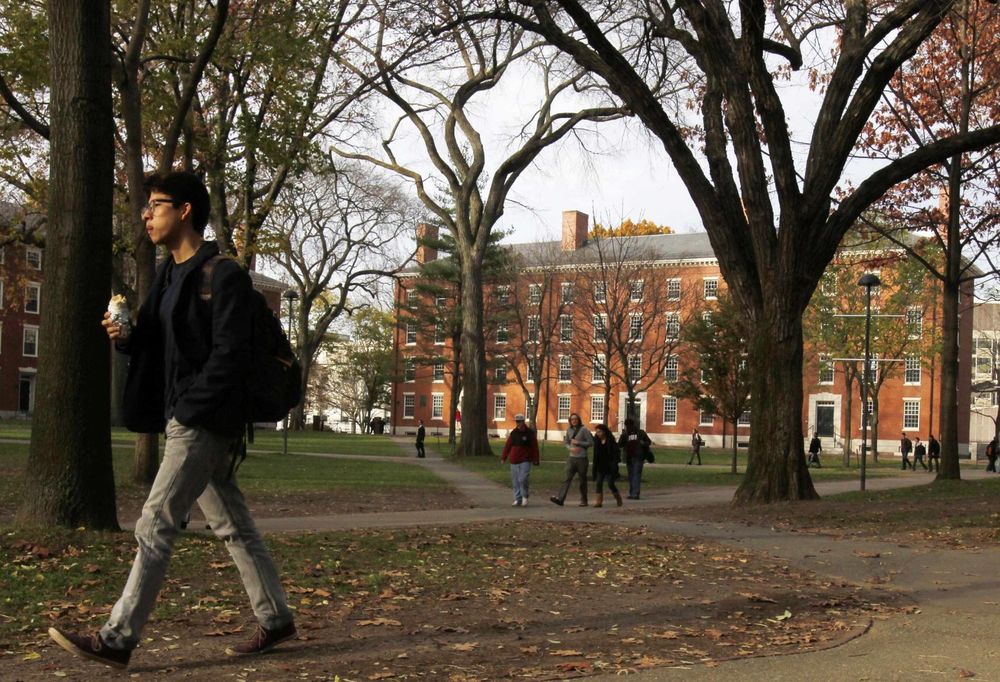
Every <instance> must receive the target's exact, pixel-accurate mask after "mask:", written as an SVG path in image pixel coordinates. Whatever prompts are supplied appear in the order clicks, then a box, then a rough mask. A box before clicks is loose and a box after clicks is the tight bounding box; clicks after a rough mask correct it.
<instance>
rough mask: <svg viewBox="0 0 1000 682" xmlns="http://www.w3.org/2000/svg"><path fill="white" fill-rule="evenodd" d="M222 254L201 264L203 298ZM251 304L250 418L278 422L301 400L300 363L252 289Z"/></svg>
mask: <svg viewBox="0 0 1000 682" xmlns="http://www.w3.org/2000/svg"><path fill="white" fill-rule="evenodd" d="M223 258H227V256H222V255H216V256H212V257H211V258H209V259H208V260H207V261H205V264H204V265H203V266H202V278H201V291H200V295H201V299H202V300H203V301H211V300H212V270H213V269H214V268H215V264H216V263H218V262H219V261H220V260H222V259H223ZM251 306H252V307H253V310H252V311H251V315H252V330H253V331H252V334H253V342H252V348H251V360H250V367H251V372H250V422H251V423H253V422H278V421H281V420H282V419H284V418H285V417H286V416H288V412H289V411H290V410H291V409H292V408H294V407H296V406H297V405H298V404H299V403H301V402H302V366H301V365H300V364H299V361H298V359H297V358H296V357H295V353H293V352H292V345H291V344H290V343H289V342H288V337H287V336H285V332H284V331H282V329H281V322H280V321H279V320H278V318H277V316H276V315H275V314H274V312H272V310H271V309H270V308H269V307H268V305H267V300H266V299H265V298H264V295H263V294H261V293H260V292H259V291H257V290H256V289H254V290H253V295H252V296H251Z"/></svg>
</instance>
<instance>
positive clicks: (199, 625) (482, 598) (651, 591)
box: [0, 521, 907, 680]
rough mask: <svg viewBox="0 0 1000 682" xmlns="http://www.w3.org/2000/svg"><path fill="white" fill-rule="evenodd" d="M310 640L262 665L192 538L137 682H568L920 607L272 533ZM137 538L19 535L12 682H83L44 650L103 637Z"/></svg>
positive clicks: (713, 549)
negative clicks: (88, 634)
mask: <svg viewBox="0 0 1000 682" xmlns="http://www.w3.org/2000/svg"><path fill="white" fill-rule="evenodd" d="M269 543H270V545H271V548H272V550H273V552H274V554H275V556H276V559H277V561H278V563H279V566H280V567H281V570H282V575H283V577H284V579H285V583H286V588H287V590H288V592H289V596H290V598H291V601H292V604H293V605H294V607H295V609H296V612H297V622H298V625H299V631H300V638H299V639H298V640H296V641H293V642H290V643H288V644H287V645H284V646H282V647H280V648H279V650H277V651H275V652H274V653H273V654H271V655H268V656H264V657H260V658H256V659H253V660H246V659H241V660H233V659H228V658H226V657H225V656H224V655H223V653H222V652H223V650H224V649H225V647H226V646H227V645H229V644H230V643H232V642H234V641H237V640H239V639H241V638H243V637H246V636H247V635H248V634H249V632H250V631H251V627H252V626H251V616H250V613H249V609H248V607H247V605H246V603H245V596H244V595H243V594H242V589H241V586H240V583H239V579H238V577H237V576H236V573H235V570H234V569H233V568H232V565H231V563H230V561H229V560H228V557H227V555H226V554H225V552H224V550H223V549H222V546H221V544H220V543H219V542H217V541H215V540H214V539H212V538H208V537H203V536H196V535H185V536H184V537H183V539H182V542H181V543H179V545H178V548H177V552H176V554H175V557H174V561H173V563H172V565H171V571H170V575H169V577H168V581H167V584H166V586H165V588H164V591H163V593H162V595H161V599H160V603H159V606H158V608H157V611H156V614H155V620H154V621H152V622H151V623H150V625H149V627H148V629H147V631H146V633H145V636H146V639H145V640H144V642H143V644H142V645H141V647H140V648H139V649H138V650H137V651H136V653H135V655H134V657H133V663H132V666H131V667H130V669H129V674H131V675H132V677H133V678H134V679H153V678H155V679H158V680H159V679H205V680H207V679H213V680H218V679H220V678H221V679H241V680H285V679H325V680H330V679H335V677H336V676H339V677H340V679H342V680H379V679H400V680H405V679H429V680H495V679H512V678H523V679H558V678H568V677H576V676H580V675H586V674H589V673H593V672H597V671H606V672H616V671H626V670H633V669H639V668H645V667H659V666H681V667H683V666H690V665H714V664H716V662H717V661H720V660H723V659H727V658H732V657H743V656H758V655H769V654H780V653H785V652H792V651H802V650H808V649H813V648H821V647H826V646H829V645H831V644H834V643H837V642H840V641H843V640H844V639H847V638H850V637H852V636H854V635H856V634H857V633H859V632H862V631H863V630H864V629H865V628H866V627H867V626H868V624H869V623H870V620H871V619H872V618H878V617H882V616H883V615H886V614H889V613H892V612H895V611H897V610H899V609H905V608H907V606H906V604H904V603H901V602H900V600H899V598H898V597H897V596H894V595H893V594H892V593H888V592H881V591H877V590H875V589H872V588H863V587H859V586H855V585H849V584H843V583H838V582H831V581H830V580H828V579H825V578H819V577H817V576H815V575H813V574H810V573H807V572H804V571H800V570H798V569H793V568H790V567H788V566H786V565H784V564H782V563H781V562H778V561H776V560H773V559H769V558H765V557H762V556H759V555H754V554H751V553H748V552H744V551H737V550H733V549H728V548H724V547H721V546H718V545H714V544H711V543H705V542H692V541H690V540H684V539H681V538H677V537H672V536H667V535H663V534H659V533H654V532H651V531H647V530H644V529H638V530H634V529H623V528H612V527H607V526H601V525H587V524H554V523H544V522H531V521H519V522H511V523H508V524H483V525H473V526H464V527H446V528H419V529H408V530H393V531H356V532H352V533H316V534H303V535H288V536H272V537H270V538H269ZM133 553H134V543H133V541H132V539H131V538H130V537H128V536H127V535H124V534H114V535H107V534H97V533H49V534H47V535H46V536H42V535H40V534H39V533H37V532H36V533H34V534H29V533H27V532H25V531H8V532H7V533H5V534H4V535H3V537H2V541H0V559H2V564H3V566H4V569H3V574H2V576H0V595H4V596H3V597H0V599H3V602H2V604H3V608H2V612H0V679H4V680H8V679H9V680H16V679H22V680H31V679H52V677H53V676H58V677H61V678H63V679H75V680H88V679H95V675H96V674H98V673H102V672H103V671H102V669H101V668H100V667H99V666H96V665H94V664H90V663H87V662H81V661H78V660H76V659H74V658H72V657H70V656H69V655H68V654H65V653H64V652H62V651H61V650H59V649H57V648H55V647H53V646H52V645H51V644H49V642H48V641H47V638H46V637H45V634H44V633H45V629H46V628H47V627H48V626H49V625H50V624H52V623H59V624H61V625H64V626H67V627H71V628H80V629H94V628H97V627H98V626H99V625H100V624H101V623H102V622H103V620H104V619H105V618H106V615H107V613H108V611H109V609H110V605H111V603H112V602H113V601H114V599H115V597H116V596H117V592H118V590H119V589H120V588H121V586H122V584H123V583H124V579H125V574H126V572H127V570H128V566H129V562H130V561H131V557H132V554H133Z"/></svg>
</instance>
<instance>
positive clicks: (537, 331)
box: [528, 315, 542, 343]
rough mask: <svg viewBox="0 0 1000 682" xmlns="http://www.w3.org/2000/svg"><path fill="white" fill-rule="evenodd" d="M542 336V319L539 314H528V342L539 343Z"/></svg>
mask: <svg viewBox="0 0 1000 682" xmlns="http://www.w3.org/2000/svg"><path fill="white" fill-rule="evenodd" d="M541 337H542V321H541V319H540V318H539V317H538V315H528V343H538V342H539V341H540V340H541Z"/></svg>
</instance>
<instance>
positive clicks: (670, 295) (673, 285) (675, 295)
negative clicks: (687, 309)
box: [667, 279, 681, 301]
mask: <svg viewBox="0 0 1000 682" xmlns="http://www.w3.org/2000/svg"><path fill="white" fill-rule="evenodd" d="M667 300H668V301H679V300H681V281H680V280H679V279H668V280H667Z"/></svg>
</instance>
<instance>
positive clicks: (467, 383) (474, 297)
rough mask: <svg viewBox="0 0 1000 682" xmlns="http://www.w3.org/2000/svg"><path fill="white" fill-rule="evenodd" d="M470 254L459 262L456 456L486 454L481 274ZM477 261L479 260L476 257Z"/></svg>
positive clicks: (484, 354)
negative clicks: (459, 396) (459, 373)
mask: <svg viewBox="0 0 1000 682" xmlns="http://www.w3.org/2000/svg"><path fill="white" fill-rule="evenodd" d="M475 260H476V259H474V258H472V256H471V254H466V256H464V257H462V258H461V262H462V438H461V440H460V441H459V443H458V453H459V454H460V455H490V454H492V453H491V451H490V443H489V438H488V437H487V421H486V416H487V415H486V343H485V339H484V338H483V324H484V320H483V274H482V270H481V268H480V267H479V266H477V265H476V263H475V262H474V261H475ZM480 260H481V259H480Z"/></svg>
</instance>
